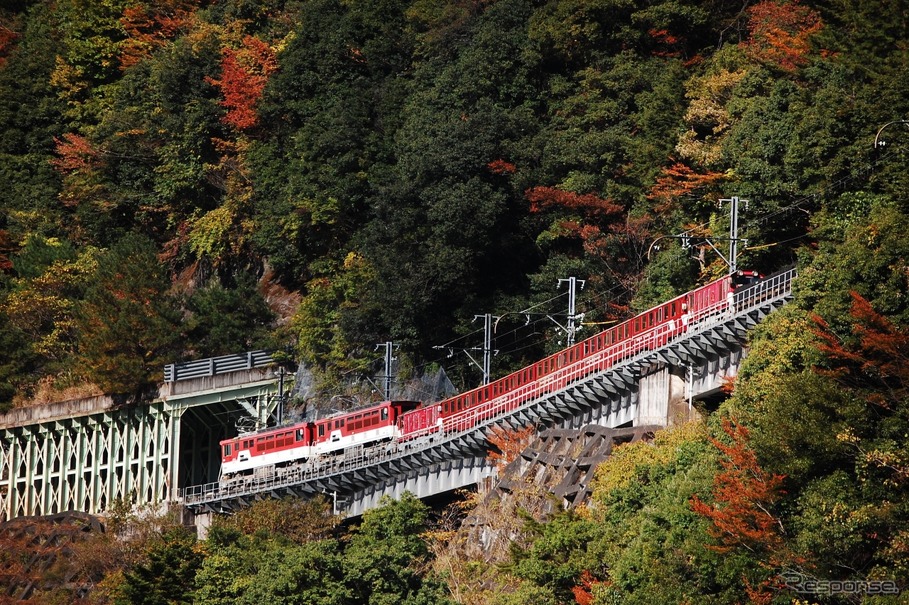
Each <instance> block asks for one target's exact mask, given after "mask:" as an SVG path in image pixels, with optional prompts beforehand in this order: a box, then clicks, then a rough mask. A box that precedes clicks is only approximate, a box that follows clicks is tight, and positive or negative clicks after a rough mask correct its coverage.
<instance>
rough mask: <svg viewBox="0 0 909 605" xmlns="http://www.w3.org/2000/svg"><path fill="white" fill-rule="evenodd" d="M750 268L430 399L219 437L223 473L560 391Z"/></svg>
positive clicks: (728, 294) (396, 438)
mask: <svg viewBox="0 0 909 605" xmlns="http://www.w3.org/2000/svg"><path fill="white" fill-rule="evenodd" d="M762 279H763V276H762V275H761V274H759V273H758V272H756V271H738V272H737V273H736V274H735V275H732V276H725V277H723V278H720V279H718V280H715V281H713V282H711V283H709V284H706V285H704V286H701V287H699V288H697V289H695V290H693V291H691V292H688V293H686V294H683V295H681V296H678V297H676V298H674V299H672V300H670V301H667V302H665V303H662V304H660V305H657V306H655V307H653V308H651V309H648V310H647V311H644V312H643V313H640V314H638V315H636V316H635V317H633V318H631V319H629V320H627V321H624V322H622V323H620V324H618V325H616V326H613V327H611V328H609V329H608V330H604V331H602V332H600V333H598V334H594V335H593V336H591V337H590V338H587V339H585V340H583V341H581V342H579V343H577V344H575V345H573V346H572V347H569V348H567V349H565V350H562V351H559V352H558V353H555V354H553V355H550V356H548V357H546V358H544V359H541V360H540V361H538V362H536V363H534V364H533V365H530V366H528V367H526V368H523V369H521V370H518V371H517V372H513V373H511V374H509V375H508V376H505V377H504V378H500V379H498V380H495V381H493V382H491V383H489V384H487V385H483V386H481V387H478V388H476V389H472V390H470V391H467V392H465V393H460V394H458V395H456V396H454V397H450V398H448V399H445V400H443V401H440V402H438V403H436V404H432V405H428V406H424V405H422V404H421V403H420V402H416V401H384V402H381V403H378V404H375V405H371V406H368V407H366V408H362V409H358V410H351V411H349V412H345V413H342V414H336V415H334V416H330V417H328V418H322V419H319V420H316V421H313V422H307V423H299V424H295V425H292V426H288V427H279V428H275V429H271V430H268V431H263V432H260V433H256V434H252V435H242V436H240V437H237V438H234V439H226V440H224V441H222V442H221V449H222V451H221V453H222V475H223V476H224V477H230V476H232V475H236V474H245V473H250V472H252V471H254V470H255V469H258V468H269V467H275V466H281V465H288V464H298V463H302V462H305V461H307V460H310V459H312V458H316V457H322V456H333V455H335V454H337V453H338V452H340V451H341V450H344V449H346V448H349V447H355V446H369V445H373V444H376V443H380V442H385V441H388V442H397V443H401V444H405V445H406V444H407V443H408V442H409V441H412V440H414V439H417V438H419V437H424V436H427V435H432V434H434V433H438V432H441V431H460V430H466V429H468V428H471V427H473V426H475V425H476V424H477V423H478V422H481V421H483V420H485V419H488V418H491V417H493V416H495V415H498V414H502V413H504V412H508V411H511V410H512V409H514V408H515V407H516V406H517V405H519V404H520V403H521V402H523V401H526V400H528V399H532V398H534V397H538V396H540V395H543V394H545V393H547V392H554V391H557V390H560V389H562V388H564V387H565V386H567V385H568V384H570V383H572V382H573V381H575V380H577V379H579V378H581V377H583V376H585V375H588V374H590V373H592V372H599V371H603V370H606V369H608V368H609V367H611V366H612V365H614V364H615V363H617V362H619V361H621V360H623V359H628V358H630V357H632V356H634V355H637V354H639V353H640V352H641V351H643V350H647V349H653V348H657V347H661V346H663V345H665V344H666V343H667V342H669V341H670V340H671V339H673V338H675V337H677V336H678V335H680V334H681V333H682V332H684V331H685V330H687V329H689V327H690V326H691V325H693V324H696V323H697V322H700V321H703V320H705V319H707V318H710V317H714V316H716V315H719V314H722V313H726V312H729V311H731V310H732V309H733V308H734V306H735V301H736V298H735V292H737V291H740V290H743V289H745V288H749V287H751V286H753V285H755V284H758V283H759V282H760V281H761V280H762Z"/></svg>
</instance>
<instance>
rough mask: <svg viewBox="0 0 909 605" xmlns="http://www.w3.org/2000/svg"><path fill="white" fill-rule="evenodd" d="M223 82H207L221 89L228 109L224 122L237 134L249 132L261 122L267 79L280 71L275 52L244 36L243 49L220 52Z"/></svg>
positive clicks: (227, 49) (228, 49)
mask: <svg viewBox="0 0 909 605" xmlns="http://www.w3.org/2000/svg"><path fill="white" fill-rule="evenodd" d="M221 55H222V56H221V79H220V80H215V79H213V78H207V80H208V82H209V83H211V84H214V85H215V86H217V87H218V88H220V89H221V94H222V95H223V96H224V100H223V101H221V105H222V106H223V107H226V108H227V113H226V114H225V115H224V117H223V118H222V120H223V121H224V122H225V123H226V124H230V125H231V126H233V127H234V128H236V129H237V130H248V129H250V128H252V127H254V126H255V125H256V124H257V123H258V121H259V118H258V115H257V114H256V104H257V103H258V102H259V99H260V98H261V97H262V92H263V91H264V90H265V84H266V83H267V82H268V77H269V76H270V75H271V74H272V73H273V72H274V71H275V70H276V69H277V68H278V62H277V58H276V56H275V51H274V50H272V48H271V47H270V46H269V45H268V44H266V43H265V42H263V41H262V40H259V39H258V38H255V37H253V36H245V37H244V38H243V45H242V47H241V48H240V49H238V50H234V49H232V48H225V49H223V50H222V51H221Z"/></svg>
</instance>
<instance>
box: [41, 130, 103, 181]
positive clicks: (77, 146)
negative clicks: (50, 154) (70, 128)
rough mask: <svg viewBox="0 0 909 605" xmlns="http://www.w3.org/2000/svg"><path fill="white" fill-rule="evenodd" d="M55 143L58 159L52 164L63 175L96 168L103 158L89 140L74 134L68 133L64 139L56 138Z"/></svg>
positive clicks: (54, 159)
mask: <svg viewBox="0 0 909 605" xmlns="http://www.w3.org/2000/svg"><path fill="white" fill-rule="evenodd" d="M54 143H55V145H56V148H57V157H55V158H53V159H52V160H51V164H52V165H53V166H54V168H56V169H57V171H59V172H61V173H63V174H68V173H70V172H75V171H81V170H86V169H91V168H94V167H96V166H97V164H98V162H99V159H100V157H101V154H100V152H99V151H98V150H97V149H95V147H94V146H92V144H91V143H90V142H89V140H88V139H86V138H85V137H84V136H82V135H79V134H76V133H74V132H68V133H66V134H65V135H63V138H58V137H54Z"/></svg>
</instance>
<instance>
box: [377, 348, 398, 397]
mask: <svg viewBox="0 0 909 605" xmlns="http://www.w3.org/2000/svg"><path fill="white" fill-rule="evenodd" d="M379 347H384V348H385V375H384V376H382V397H383V398H384V399H385V401H388V400H390V399H391V371H392V369H391V363H392V362H393V361H394V360H395V358H394V357H393V354H394V343H393V342H392V341H390V340H386V341H385V343H384V344H379V345H376V348H377V349H378V348H379Z"/></svg>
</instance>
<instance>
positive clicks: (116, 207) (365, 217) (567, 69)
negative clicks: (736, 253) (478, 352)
mask: <svg viewBox="0 0 909 605" xmlns="http://www.w3.org/2000/svg"><path fill="white" fill-rule="evenodd" d="M3 6H4V8H2V9H0V174H2V182H3V183H4V190H5V191H4V195H3V196H2V198H0V268H2V277H0V279H2V281H0V297H2V300H3V304H2V314H0V326H2V329H0V339H2V343H3V346H2V347H0V383H2V385H3V386H2V393H0V398H2V401H3V402H4V404H5V405H9V404H10V403H11V402H12V401H13V400H16V401H17V402H19V403H27V402H28V401H29V400H31V399H34V398H36V397H37V399H38V400H39V401H44V400H48V399H53V398H57V399H60V398H64V397H65V396H73V395H77V394H90V393H93V392H99V391H104V392H125V393H130V392H135V391H138V390H141V387H142V386H143V385H145V384H148V383H152V382H155V381H157V380H160V377H161V374H160V370H161V368H162V366H163V365H164V364H165V363H169V362H173V361H179V360H184V359H190V358H198V357H205V356H211V355H219V354H227V353H234V352H239V351H243V350H248V349H250V348H253V347H268V348H281V347H293V348H294V351H293V354H294V356H295V357H297V358H299V359H300V360H301V361H303V362H305V363H307V364H308V365H310V366H311V367H314V368H316V369H317V370H319V371H321V372H322V376H323V378H324V379H325V382H324V384H326V385H328V386H329V387H330V386H331V385H332V384H333V380H335V379H337V378H338V377H340V376H350V375H355V374H356V373H357V372H362V371H364V369H368V364H369V362H370V361H371V360H372V359H373V358H374V356H375V354H374V352H373V351H374V345H375V343H378V342H385V341H386V340H393V341H395V342H396V343H399V344H400V345H401V349H400V352H401V355H402V359H403V360H405V361H406V362H407V363H406V365H409V366H411V367H414V368H420V367H423V366H425V364H432V363H438V362H440V361H442V360H444V359H445V357H444V353H440V351H439V350H437V349H434V348H433V347H438V346H439V345H444V344H448V343H452V342H454V343H455V348H459V347H460V348H470V347H474V346H478V345H479V344H480V342H481V337H480V336H477V335H476V332H477V328H478V326H477V324H475V323H473V318H474V315H476V314H482V313H493V314H496V315H504V317H503V319H502V321H500V322H499V325H498V326H497V340H496V343H495V348H496V349H497V350H499V351H500V353H499V355H498V356H496V358H495V361H494V364H495V365H494V373H499V374H501V373H502V372H504V371H506V370H508V369H513V368H514V367H517V366H518V365H519V364H521V363H523V362H526V361H528V360H530V359H534V358H537V357H538V356H540V355H541V354H543V353H544V352H546V351H547V350H553V349H555V348H558V346H559V342H564V334H562V333H560V332H559V330H558V327H557V326H556V325H555V324H554V323H553V322H552V321H550V320H549V319H547V318H546V314H553V313H562V314H563V315H564V313H565V311H566V308H567V305H566V299H565V289H564V287H563V288H562V290H561V291H560V290H559V289H558V288H557V285H558V280H559V279H560V278H567V277H571V276H574V277H578V278H580V279H584V280H586V287H585V288H584V290H583V291H582V292H581V298H580V301H579V304H578V309H579V310H581V311H583V312H585V313H586V315H585V322H586V323H588V324H591V325H593V326H595V325H598V323H599V322H609V321H612V320H615V319H617V318H620V317H622V316H623V315H624V314H625V313H627V312H628V310H629V309H630V308H631V309H633V308H640V307H642V306H644V305H646V304H648V303H650V302H653V301H656V300H659V299H662V298H664V297H666V296H668V295H670V294H671V293H674V292H677V291H679V290H680V289H683V288H687V287H689V286H691V285H692V284H694V283H695V282H697V281H698V280H703V279H706V278H707V277H709V276H715V275H717V274H720V273H722V272H723V271H725V269H726V265H725V263H724V261H723V260H722V259H721V258H720V257H719V256H718V255H717V254H716V253H715V252H714V251H713V250H712V249H711V248H710V247H709V246H708V245H706V244H705V242H704V239H697V238H704V237H712V238H714V240H715V242H716V245H717V247H718V248H719V249H720V250H722V251H724V252H725V247H726V244H725V241H724V240H723V238H724V237H726V236H727V235H728V222H729V218H728V208H727V207H719V206H718V205H717V202H718V200H719V199H722V198H728V197H730V196H733V195H735V196H739V197H741V198H743V199H748V200H749V203H748V207H747V211H745V212H743V214H742V217H741V218H740V222H741V224H742V230H743V233H742V235H743V237H745V238H747V246H743V248H744V250H743V251H742V253H741V256H740V266H746V267H751V268H757V269H760V270H763V271H770V270H773V269H776V268H778V267H779V266H782V265H784V264H787V263H791V262H792V261H793V258H794V251H795V250H797V249H799V248H801V247H805V246H810V245H811V244H812V242H813V241H814V239H815V238H816V237H817V236H816V235H815V233H816V231H815V230H816V227H817V226H816V225H813V223H812V220H813V219H815V220H816V219H817V217H819V216H820V214H819V213H820V212H821V211H826V213H827V214H826V215H825V216H826V217H827V220H828V222H832V223H833V224H842V223H844V222H848V221H849V220H850V219H853V218H857V217H863V216H866V215H867V214H868V209H869V208H871V207H873V206H876V205H880V204H886V203H888V202H892V203H898V201H899V200H900V199H901V198H902V197H904V196H903V195H902V194H903V193H904V192H905V184H906V176H905V171H904V170H903V167H904V161H903V160H904V156H903V153H904V151H905V144H906V143H909V141H907V137H906V133H905V127H904V126H902V125H894V126H893V127H891V128H890V129H888V130H886V131H885V134H886V140H887V142H888V143H889V145H888V146H886V147H884V148H883V151H875V149H873V145H872V142H873V140H874V135H875V132H876V131H877V129H878V128H880V127H881V126H882V125H883V124H885V123H887V122H889V121H891V120H895V119H900V118H903V117H906V116H907V115H909V114H907V113H906V111H905V110H906V108H907V104H909V99H907V96H906V94H905V91H906V83H907V71H906V61H907V49H906V48H905V46H906V44H905V40H906V39H907V37H906V9H905V6H904V5H903V3H901V2H896V1H894V2H872V3H862V2H857V1H856V2H804V3H796V2H781V3H780V2H776V1H765V2H746V3H744V5H743V4H742V3H741V2H731V1H726V0H716V1H712V2H710V1H701V0H690V1H687V0H666V1H660V0H647V1H638V0H634V1H628V2H625V1H623V2H618V1H616V0H597V1H586V0H585V1H581V0H571V1H552V2H531V1H523V0H507V1H498V2H495V1H470V2H450V1H448V0H415V1H413V2H398V1H394V0H385V1H381V2H354V1H342V0H318V1H315V0H313V1H310V0H305V1H286V2H285V1H279V0H270V1H268V2H246V1H245V0H224V1H218V2H203V1H201V0H200V1H193V0H162V1H159V2H136V1H134V0H104V1H99V2H84V1H81V0H58V1H54V2H38V1H28V0H19V1H13V2H6V3H5V4H4V5H3ZM686 230H687V232H688V233H690V234H691V235H693V236H695V239H693V240H691V242H692V243H693V244H694V246H693V247H691V248H682V246H681V241H680V240H678V239H673V238H663V239H662V240H660V241H659V242H658V244H657V245H656V246H653V247H652V248H651V245H652V244H653V242H654V241H655V240H656V239H657V238H659V237H661V236H666V235H673V234H679V233H682V232H685V231H686ZM714 240H711V241H714ZM648 252H650V254H649V255H648ZM560 295H561V297H560ZM541 303H545V304H541ZM524 309H533V310H535V312H534V313H533V314H528V317H527V319H530V325H528V326H525V325H524V324H525V316H524V315H523V314H516V313H514V312H516V311H520V310H524ZM563 323H564V322H563ZM587 329H588V330H589V329H592V328H587ZM445 363H446V367H447V369H448V370H449V372H450V374H451V375H452V376H453V378H454V379H455V381H456V383H458V384H459V386H472V385H474V384H476V383H477V381H478V380H479V375H478V373H477V372H476V369H475V368H472V367H470V365H469V363H468V362H467V360H466V356H463V355H462V356H460V357H455V358H453V359H451V360H445Z"/></svg>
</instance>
